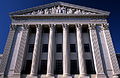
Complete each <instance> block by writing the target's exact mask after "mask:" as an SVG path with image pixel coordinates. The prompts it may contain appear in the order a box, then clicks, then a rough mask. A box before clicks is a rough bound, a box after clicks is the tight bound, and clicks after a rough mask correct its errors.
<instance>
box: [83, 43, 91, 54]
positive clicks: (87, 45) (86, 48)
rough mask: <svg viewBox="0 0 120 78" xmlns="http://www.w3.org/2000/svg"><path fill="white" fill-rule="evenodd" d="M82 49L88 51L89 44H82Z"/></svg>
mask: <svg viewBox="0 0 120 78" xmlns="http://www.w3.org/2000/svg"><path fill="white" fill-rule="evenodd" d="M84 50H85V52H90V47H89V44H84Z"/></svg>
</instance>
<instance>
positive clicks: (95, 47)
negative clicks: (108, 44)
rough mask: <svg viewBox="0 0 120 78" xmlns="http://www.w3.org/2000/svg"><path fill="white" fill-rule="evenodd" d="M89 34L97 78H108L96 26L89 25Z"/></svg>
mask: <svg viewBox="0 0 120 78" xmlns="http://www.w3.org/2000/svg"><path fill="white" fill-rule="evenodd" d="M88 27H89V34H90V40H91V47H92V53H93V60H94V65H95V70H96V77H97V78H106V76H105V74H104V69H103V64H102V59H101V54H100V48H99V43H98V38H97V31H96V25H94V24H89V26H88Z"/></svg>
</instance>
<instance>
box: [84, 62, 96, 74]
mask: <svg viewBox="0 0 120 78" xmlns="http://www.w3.org/2000/svg"><path fill="white" fill-rule="evenodd" d="M86 68H87V74H95V73H96V72H95V68H94V66H93V64H92V61H91V60H86Z"/></svg>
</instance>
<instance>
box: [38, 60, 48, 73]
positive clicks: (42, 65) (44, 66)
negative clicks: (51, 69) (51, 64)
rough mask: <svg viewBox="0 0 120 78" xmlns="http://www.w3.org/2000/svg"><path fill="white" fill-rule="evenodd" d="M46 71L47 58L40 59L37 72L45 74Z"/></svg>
mask: <svg viewBox="0 0 120 78" xmlns="http://www.w3.org/2000/svg"><path fill="white" fill-rule="evenodd" d="M46 72H47V60H41V64H40V69H39V70H38V74H46Z"/></svg>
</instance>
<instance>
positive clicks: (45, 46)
mask: <svg viewBox="0 0 120 78" xmlns="http://www.w3.org/2000/svg"><path fill="white" fill-rule="evenodd" d="M42 52H48V44H43V46H42Z"/></svg>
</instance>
